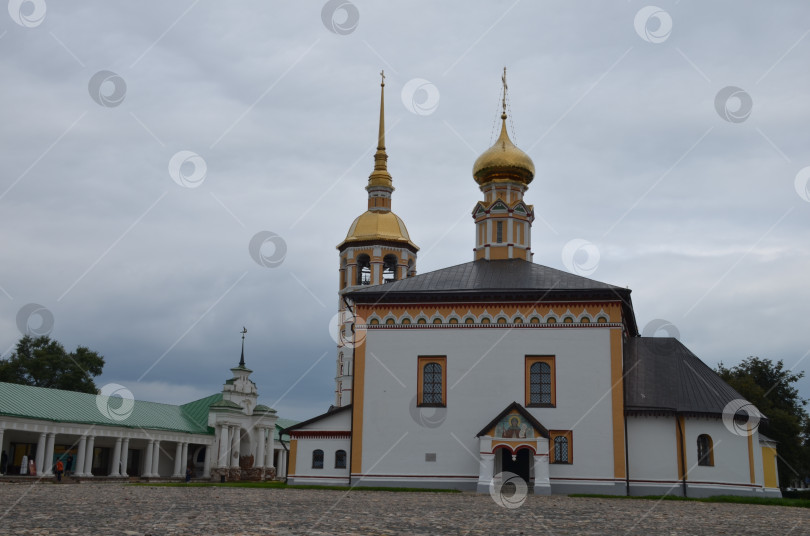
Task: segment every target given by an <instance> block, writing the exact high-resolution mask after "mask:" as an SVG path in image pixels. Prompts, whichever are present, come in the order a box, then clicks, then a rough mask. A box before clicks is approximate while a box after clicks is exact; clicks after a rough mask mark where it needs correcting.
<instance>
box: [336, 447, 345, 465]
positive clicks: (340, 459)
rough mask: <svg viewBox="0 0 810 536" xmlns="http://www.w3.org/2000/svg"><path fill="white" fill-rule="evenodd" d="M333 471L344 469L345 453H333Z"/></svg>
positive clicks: (343, 451)
mask: <svg viewBox="0 0 810 536" xmlns="http://www.w3.org/2000/svg"><path fill="white" fill-rule="evenodd" d="M335 469H346V451H345V450H339V451H337V452H335Z"/></svg>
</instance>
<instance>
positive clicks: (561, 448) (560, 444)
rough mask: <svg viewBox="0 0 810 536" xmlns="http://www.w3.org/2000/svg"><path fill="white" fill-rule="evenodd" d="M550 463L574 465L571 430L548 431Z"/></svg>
mask: <svg viewBox="0 0 810 536" xmlns="http://www.w3.org/2000/svg"><path fill="white" fill-rule="evenodd" d="M548 435H549V439H548V456H549V459H548V461H549V463H566V464H570V463H574V442H573V436H572V434H571V430H549V431H548Z"/></svg>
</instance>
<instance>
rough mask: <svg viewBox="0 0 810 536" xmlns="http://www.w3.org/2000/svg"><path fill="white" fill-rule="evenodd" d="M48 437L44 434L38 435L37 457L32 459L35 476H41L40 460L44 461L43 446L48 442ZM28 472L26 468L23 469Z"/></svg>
mask: <svg viewBox="0 0 810 536" xmlns="http://www.w3.org/2000/svg"><path fill="white" fill-rule="evenodd" d="M47 437H48V435H47V434H46V433H45V432H42V433H41V434H39V441H37V456H36V458H35V459H34V460H35V461H34V464H35V465H36V466H37V474H40V475H41V474H42V473H43V471H42V460H44V459H45V444H46V443H47V442H48V440H47ZM25 469H26V470H28V468H27V467H26V468H25Z"/></svg>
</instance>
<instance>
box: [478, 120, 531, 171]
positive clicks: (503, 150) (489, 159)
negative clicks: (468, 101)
mask: <svg viewBox="0 0 810 536" xmlns="http://www.w3.org/2000/svg"><path fill="white" fill-rule="evenodd" d="M501 119H502V123H501V135H500V136H498V140H497V141H496V142H495V144H494V145H493V146H492V147H490V148H489V149H487V150H486V151H484V152H483V153H482V154H481V156H479V157H478V158H477V159H476V161H475V164H473V177H475V181H476V182H477V183H478V184H479V185H483V184H484V183H487V182H490V181H492V180H498V179H501V180H517V181H519V182H522V183H523V184H529V183H530V182H532V180H533V179H534V162H532V159H531V158H529V155H527V154H526V153H524V152H523V151H521V150H520V149H518V148H517V147H516V146H515V144H514V143H512V140H510V139H509V134H507V132H506V114H504V115H501Z"/></svg>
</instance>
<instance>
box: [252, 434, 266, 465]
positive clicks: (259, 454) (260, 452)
mask: <svg viewBox="0 0 810 536" xmlns="http://www.w3.org/2000/svg"><path fill="white" fill-rule="evenodd" d="M256 432H257V434H258V436H259V437H258V439H259V441H258V443H259V444H258V445H257V446H256V464H255V466H256V467H258V468H259V469H261V468H263V467H264V446H265V442H264V434H266V433H267V430H266V429H265V428H256Z"/></svg>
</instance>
